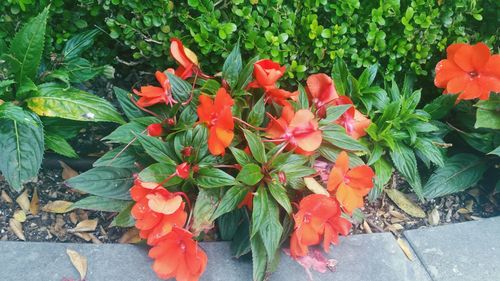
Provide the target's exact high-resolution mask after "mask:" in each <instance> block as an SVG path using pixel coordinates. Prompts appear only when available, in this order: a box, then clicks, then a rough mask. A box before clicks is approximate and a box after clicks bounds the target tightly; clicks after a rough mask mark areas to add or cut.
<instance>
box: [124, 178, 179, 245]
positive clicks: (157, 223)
mask: <svg viewBox="0 0 500 281" xmlns="http://www.w3.org/2000/svg"><path fill="white" fill-rule="evenodd" d="M130 195H131V196H132V199H133V200H134V201H135V202H136V203H135V205H134V206H133V207H132V211H131V214H132V216H133V217H134V218H135V219H136V222H135V226H136V227H137V228H138V229H139V230H140V232H139V236H140V237H141V238H143V239H146V238H147V243H148V244H149V245H155V244H156V243H157V242H158V241H159V239H160V238H162V237H163V236H165V235H167V234H168V233H169V232H170V231H171V230H172V228H173V227H174V226H176V225H177V226H181V227H182V226H183V225H184V224H185V223H186V219H187V213H186V212H185V211H184V205H185V204H184V201H182V197H181V196H180V195H176V194H174V193H171V192H170V191H168V190H166V189H165V188H163V187H161V186H160V187H158V184H157V183H151V182H150V183H146V182H141V181H140V180H136V181H135V184H134V186H133V187H132V188H131V189H130Z"/></svg>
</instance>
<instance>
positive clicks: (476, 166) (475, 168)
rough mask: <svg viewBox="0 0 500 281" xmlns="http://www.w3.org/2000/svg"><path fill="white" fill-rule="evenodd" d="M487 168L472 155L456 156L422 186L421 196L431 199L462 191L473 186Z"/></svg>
mask: <svg viewBox="0 0 500 281" xmlns="http://www.w3.org/2000/svg"><path fill="white" fill-rule="evenodd" d="M487 168H488V165H487V162H486V161H485V160H484V159H480V158H479V157H477V156H475V155H473V154H466V153H461V154H456V155H454V156H452V157H450V158H448V159H446V161H445V162H444V166H443V167H440V168H438V169H436V170H435V171H434V173H433V174H432V175H431V177H430V178H429V180H428V181H427V183H426V184H425V186H424V189H423V195H424V196H425V197H426V198H428V199H431V198H436V197H441V196H445V195H448V194H452V193H456V192H460V191H464V190H466V189H467V188H469V187H471V186H473V185H475V184H476V183H477V182H478V181H479V180H480V179H481V177H482V175H483V174H484V172H485V171H486V169H487Z"/></svg>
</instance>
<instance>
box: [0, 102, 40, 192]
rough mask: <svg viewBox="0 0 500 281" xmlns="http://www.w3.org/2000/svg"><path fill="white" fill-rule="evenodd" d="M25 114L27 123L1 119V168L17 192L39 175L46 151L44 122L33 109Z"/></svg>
mask: <svg viewBox="0 0 500 281" xmlns="http://www.w3.org/2000/svg"><path fill="white" fill-rule="evenodd" d="M23 114H24V118H22V120H24V121H25V122H23V123H21V122H19V121H16V120H11V119H7V118H0V171H1V172H2V175H3V176H4V178H5V179H6V180H7V182H8V183H9V184H10V186H11V187H12V188H14V189H15V190H16V191H20V190H21V189H22V188H23V183H25V182H28V181H30V180H32V179H34V178H35V177H36V176H37V174H38V170H39V169H40V165H41V164H42V157H43V151H44V140H43V128H42V122H41V121H40V119H39V118H38V116H36V115H34V114H32V113H30V112H24V113H23Z"/></svg>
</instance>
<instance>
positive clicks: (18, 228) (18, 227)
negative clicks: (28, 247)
mask: <svg viewBox="0 0 500 281" xmlns="http://www.w3.org/2000/svg"><path fill="white" fill-rule="evenodd" d="M9 227H10V230H11V231H12V233H14V234H15V235H16V236H17V238H19V239H21V240H23V241H26V237H25V236H24V232H23V225H22V224H21V223H20V222H18V221H16V220H15V219H10V220H9Z"/></svg>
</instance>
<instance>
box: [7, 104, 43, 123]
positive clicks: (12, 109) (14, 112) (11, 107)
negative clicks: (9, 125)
mask: <svg viewBox="0 0 500 281" xmlns="http://www.w3.org/2000/svg"><path fill="white" fill-rule="evenodd" d="M1 119H9V120H14V121H17V122H19V123H23V124H33V125H35V124H36V122H35V121H34V120H33V119H32V118H31V116H29V115H27V114H26V113H25V111H24V109H23V108H22V107H20V106H17V105H15V104H13V103H11V102H5V103H3V104H0V120H1Z"/></svg>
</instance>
